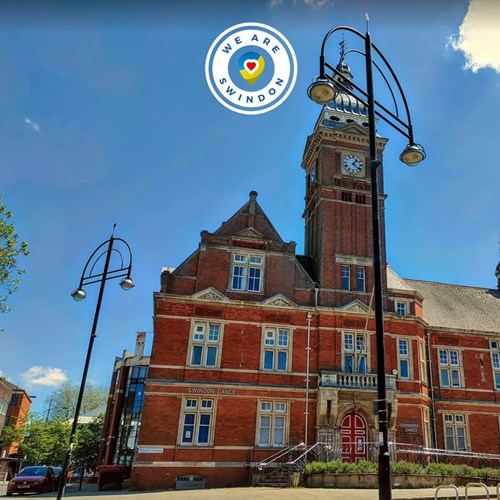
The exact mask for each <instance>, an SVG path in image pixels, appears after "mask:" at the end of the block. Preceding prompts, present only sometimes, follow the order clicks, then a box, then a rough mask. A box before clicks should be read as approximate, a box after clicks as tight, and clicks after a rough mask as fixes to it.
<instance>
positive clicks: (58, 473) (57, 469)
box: [52, 467, 62, 489]
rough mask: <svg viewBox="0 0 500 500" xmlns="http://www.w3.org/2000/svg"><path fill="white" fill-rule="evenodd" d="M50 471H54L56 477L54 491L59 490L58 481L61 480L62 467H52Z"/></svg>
mask: <svg viewBox="0 0 500 500" xmlns="http://www.w3.org/2000/svg"><path fill="white" fill-rule="evenodd" d="M52 470H53V471H54V475H55V476H56V487H55V489H58V488H59V481H60V480H61V472H62V467H52Z"/></svg>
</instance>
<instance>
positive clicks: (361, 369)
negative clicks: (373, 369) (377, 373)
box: [358, 356, 366, 373]
mask: <svg viewBox="0 0 500 500" xmlns="http://www.w3.org/2000/svg"><path fill="white" fill-rule="evenodd" d="M358 373H366V356H360V357H359V358H358Z"/></svg>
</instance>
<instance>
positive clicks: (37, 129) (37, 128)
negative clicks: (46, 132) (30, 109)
mask: <svg viewBox="0 0 500 500" xmlns="http://www.w3.org/2000/svg"><path fill="white" fill-rule="evenodd" d="M24 123H26V125H28V127H30V128H31V129H32V130H34V131H35V132H36V133H37V134H41V133H42V132H41V130H40V125H38V123H35V122H34V121H33V120H32V119H31V118H25V119H24Z"/></svg>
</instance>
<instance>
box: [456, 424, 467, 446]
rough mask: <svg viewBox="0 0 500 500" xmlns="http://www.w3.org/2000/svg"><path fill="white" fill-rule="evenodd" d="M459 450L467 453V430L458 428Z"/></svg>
mask: <svg viewBox="0 0 500 500" xmlns="http://www.w3.org/2000/svg"><path fill="white" fill-rule="evenodd" d="M457 448H458V450H459V451H465V450H466V446H465V429H464V428H463V427H458V428H457Z"/></svg>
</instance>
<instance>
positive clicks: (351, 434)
mask: <svg viewBox="0 0 500 500" xmlns="http://www.w3.org/2000/svg"><path fill="white" fill-rule="evenodd" d="M340 435H341V439H342V461H343V462H359V461H360V460H366V459H367V446H366V445H367V443H366V441H367V430H366V422H365V419H364V418H363V417H362V416H361V415H360V414H359V413H356V412H352V413H348V414H347V415H346V416H345V417H344V419H343V420H342V426H341V428H340Z"/></svg>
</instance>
